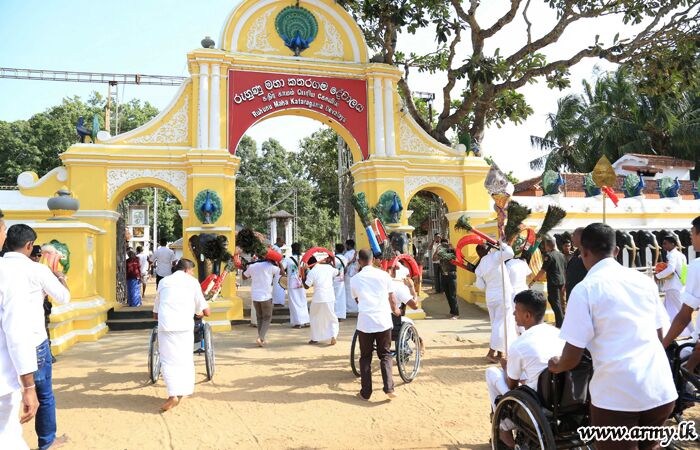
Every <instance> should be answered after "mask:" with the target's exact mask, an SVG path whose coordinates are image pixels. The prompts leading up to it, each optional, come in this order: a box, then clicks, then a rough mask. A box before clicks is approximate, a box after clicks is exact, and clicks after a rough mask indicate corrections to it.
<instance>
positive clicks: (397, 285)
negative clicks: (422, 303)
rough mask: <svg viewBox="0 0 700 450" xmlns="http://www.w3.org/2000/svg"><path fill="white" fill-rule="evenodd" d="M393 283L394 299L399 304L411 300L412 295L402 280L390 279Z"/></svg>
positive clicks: (404, 303)
mask: <svg viewBox="0 0 700 450" xmlns="http://www.w3.org/2000/svg"><path fill="white" fill-rule="evenodd" d="M392 283H393V285H394V295H396V301H397V302H399V305H406V304H408V302H410V301H411V300H413V295H411V290H410V289H409V288H408V286H406V285H405V284H403V281H397V280H393V281H392Z"/></svg>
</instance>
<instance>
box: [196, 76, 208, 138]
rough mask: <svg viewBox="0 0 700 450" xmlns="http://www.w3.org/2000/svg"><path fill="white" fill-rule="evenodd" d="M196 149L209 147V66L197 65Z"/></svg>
mask: <svg viewBox="0 0 700 450" xmlns="http://www.w3.org/2000/svg"><path fill="white" fill-rule="evenodd" d="M197 147H198V148H207V147H209V65H207V64H204V63H201V64H199V100H198V102H197Z"/></svg>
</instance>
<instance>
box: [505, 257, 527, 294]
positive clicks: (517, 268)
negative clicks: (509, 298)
mask: <svg viewBox="0 0 700 450" xmlns="http://www.w3.org/2000/svg"><path fill="white" fill-rule="evenodd" d="M506 267H507V268H508V277H509V278H510V285H511V287H512V288H513V294H518V293H520V292H522V291H526V290H528V289H529V287H528V285H527V277H528V276H529V275H530V274H531V273H532V270H531V269H530V266H529V265H528V264H527V263H526V262H525V261H524V260H522V259H520V258H513V259H511V260H509V261H506Z"/></svg>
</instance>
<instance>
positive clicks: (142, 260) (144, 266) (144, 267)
mask: <svg viewBox="0 0 700 450" xmlns="http://www.w3.org/2000/svg"><path fill="white" fill-rule="evenodd" d="M174 253H175V252H173V254H174ZM136 256H137V257H138V259H139V265H140V266H141V276H144V275H147V274H148V253H146V252H145V251H144V252H141V253H139V254H138V255H136Z"/></svg>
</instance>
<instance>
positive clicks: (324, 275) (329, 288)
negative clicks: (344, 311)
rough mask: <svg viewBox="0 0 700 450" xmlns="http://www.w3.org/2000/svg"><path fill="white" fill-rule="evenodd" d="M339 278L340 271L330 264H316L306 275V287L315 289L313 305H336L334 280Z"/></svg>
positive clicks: (312, 298) (312, 299)
mask: <svg viewBox="0 0 700 450" xmlns="http://www.w3.org/2000/svg"><path fill="white" fill-rule="evenodd" d="M336 276H338V269H336V268H335V267H333V266H331V265H330V264H316V265H315V266H314V267H313V269H311V270H310V271H309V273H308V274H307V275H306V285H307V286H309V287H311V286H313V287H314V295H313V296H312V297H311V303H334V302H335V291H334V290H333V278H335V277H336Z"/></svg>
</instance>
